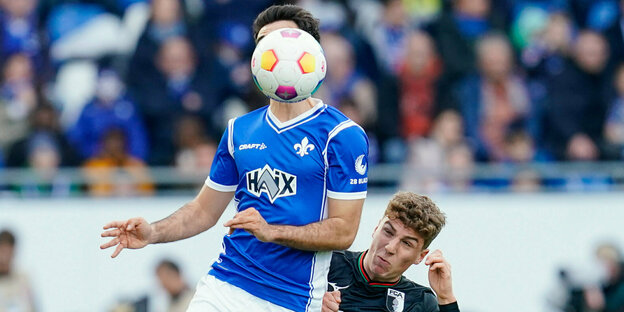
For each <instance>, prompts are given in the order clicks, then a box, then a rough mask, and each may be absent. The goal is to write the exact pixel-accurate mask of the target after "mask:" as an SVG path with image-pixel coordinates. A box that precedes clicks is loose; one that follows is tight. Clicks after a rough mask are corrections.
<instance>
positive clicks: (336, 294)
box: [321, 290, 342, 312]
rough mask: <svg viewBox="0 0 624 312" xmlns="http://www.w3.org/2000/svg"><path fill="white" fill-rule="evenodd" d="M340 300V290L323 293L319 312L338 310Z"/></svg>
mask: <svg viewBox="0 0 624 312" xmlns="http://www.w3.org/2000/svg"><path fill="white" fill-rule="evenodd" d="M340 302H342V300H341V299H340V290H334V291H331V292H326V293H325V295H323V308H322V309H321V312H338V307H339V306H340Z"/></svg>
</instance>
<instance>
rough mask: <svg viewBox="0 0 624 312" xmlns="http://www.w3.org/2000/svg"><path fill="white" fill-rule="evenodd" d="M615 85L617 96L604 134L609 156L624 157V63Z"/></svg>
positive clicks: (619, 68)
mask: <svg viewBox="0 0 624 312" xmlns="http://www.w3.org/2000/svg"><path fill="white" fill-rule="evenodd" d="M614 85H615V93H616V96H615V98H614V99H613V100H612V101H611V103H610V106H609V110H608V113H607V121H606V123H605V129H604V136H605V141H606V143H607V146H608V152H610V155H609V156H610V157H609V158H614V159H624V64H621V65H620V66H619V67H618V69H617V71H616V72H615V77H614Z"/></svg>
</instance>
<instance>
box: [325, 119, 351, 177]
mask: <svg viewBox="0 0 624 312" xmlns="http://www.w3.org/2000/svg"><path fill="white" fill-rule="evenodd" d="M353 126H357V127H359V126H358V125H357V124H356V123H355V122H353V120H350V119H347V120H345V121H343V122H341V123H339V124H338V125H337V126H336V127H334V129H332V131H330V132H329V135H328V136H327V143H325V149H324V150H323V158H324V159H325V166H329V162H328V161H327V148H328V147H329V142H330V141H331V139H332V138H334V137H335V136H336V135H337V134H338V133H340V131H342V130H344V129H347V128H349V127H353Z"/></svg>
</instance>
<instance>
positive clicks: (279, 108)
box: [269, 98, 314, 122]
mask: <svg viewBox="0 0 624 312" xmlns="http://www.w3.org/2000/svg"><path fill="white" fill-rule="evenodd" d="M313 107H314V102H313V101H312V99H311V98H307V99H305V100H303V101H301V102H296V103H281V102H277V101H274V100H271V102H270V104H269V109H270V110H271V112H272V113H273V115H274V116H275V117H277V119H278V120H279V121H281V122H286V121H289V120H291V119H293V118H295V117H297V116H299V115H301V114H303V113H305V112H307V111H308V110H310V109H311V108H313Z"/></svg>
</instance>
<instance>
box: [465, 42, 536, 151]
mask: <svg viewBox="0 0 624 312" xmlns="http://www.w3.org/2000/svg"><path fill="white" fill-rule="evenodd" d="M477 54H478V61H479V74H478V75H476V76H471V77H468V78H467V79H466V80H464V81H463V82H462V84H461V85H460V86H459V90H458V96H457V98H458V102H459V103H460V104H461V109H462V115H463V117H464V122H465V128H466V136H467V137H468V138H469V139H470V140H472V141H473V142H474V144H476V149H477V150H476V158H477V160H478V161H502V160H505V159H506V158H507V155H505V146H504V144H505V142H504V141H505V135H506V134H507V133H508V132H509V131H510V130H512V128H514V127H515V128H520V129H527V128H528V126H527V121H528V120H529V119H530V114H531V102H530V99H529V95H528V92H527V89H526V86H525V83H524V82H523V81H522V80H521V79H520V78H519V77H518V76H516V75H514V58H513V55H512V50H511V46H510V45H509V43H508V41H507V39H506V38H505V37H503V36H501V35H498V34H491V35H488V36H485V37H483V38H482V39H480V40H479V42H478V44H477Z"/></svg>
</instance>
